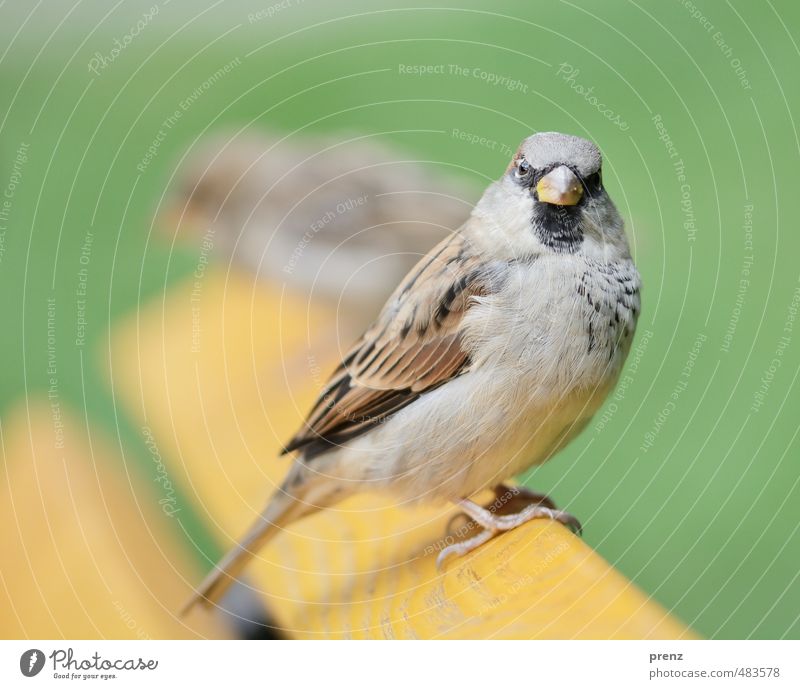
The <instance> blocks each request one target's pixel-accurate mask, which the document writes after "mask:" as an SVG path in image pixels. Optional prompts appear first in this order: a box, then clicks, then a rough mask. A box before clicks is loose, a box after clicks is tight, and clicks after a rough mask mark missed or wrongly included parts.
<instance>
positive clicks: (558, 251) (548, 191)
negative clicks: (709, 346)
mask: <svg viewBox="0 0 800 689" xmlns="http://www.w3.org/2000/svg"><path fill="white" fill-rule="evenodd" d="M601 168H602V156H601V153H600V150H599V149H598V148H597V146H596V145H595V144H594V143H592V142H590V141H588V140H586V139H584V138H581V137H578V136H573V135H569V134H562V133H557V132H538V133H534V134H533V135H531V136H529V137H527V138H526V139H525V140H524V141H522V143H521V145H520V146H519V148H518V150H517V151H516V152H515V154H514V155H513V157H512V159H511V161H510V163H509V164H508V167H507V168H506V170H505V171H504V173H503V174H502V176H501V177H500V178H499V179H497V180H496V181H494V182H492V183H491V184H490V185H489V186H488V188H487V189H486V191H485V192H484V194H483V195H482V196H481V198H480V200H479V201H478V202H477V204H476V205H475V207H474V208H473V210H472V212H471V214H470V215H469V217H468V218H467V220H466V221H465V222H464V224H463V225H462V226H461V227H460V229H459V230H458V231H456V232H453V233H452V234H451V235H450V236H449V237H447V238H445V239H444V240H442V241H441V242H440V243H439V244H438V245H437V246H435V247H434V248H433V249H431V251H430V252H429V253H428V254H427V255H425V256H424V257H423V258H422V259H421V260H420V261H419V263H418V264H417V265H416V266H415V267H414V268H412V270H411V271H410V272H409V273H408V275H407V276H406V277H405V279H403V280H402V281H401V282H400V284H399V285H398V287H397V288H396V290H395V291H394V293H393V294H392V295H391V296H390V297H389V299H388V301H387V302H386V304H385V306H384V307H383V309H382V310H381V311H380V314H379V315H378V317H377V319H376V320H375V321H374V322H373V324H372V325H371V326H369V327H368V328H367V329H366V331H365V332H364V334H363V335H362V336H361V337H360V338H359V339H358V340H357V341H356V342H355V344H354V345H353V347H352V348H351V349H350V350H349V351H348V352H347V354H346V355H345V356H344V357H343V358H342V360H341V363H340V365H339V366H338V368H337V369H336V370H335V371H334V372H333V374H332V376H331V377H330V379H329V381H328V382H327V384H326V385H325V386H324V388H323V389H322V390H321V392H320V394H319V396H318V398H317V400H316V402H315V404H314V405H313V407H312V409H311V411H310V413H309V415H308V417H307V419H306V421H305V423H304V424H303V425H302V427H301V428H300V429H299V430H298V431H297V433H296V434H295V435H294V436H293V437H292V438H291V440H289V442H288V443H287V444H286V445H285V447H284V448H283V452H282V453H283V454H293V459H292V463H291V466H290V468H289V469H288V472H287V475H286V478H285V480H284V481H283V482H282V484H281V485H280V487H279V488H278V489H277V490H276V491H275V493H274V494H273V496H272V497H271V499H270V500H269V501H268V502H267V504H266V507H265V508H264V510H263V512H262V513H261V514H260V516H259V518H258V519H257V520H256V522H255V524H253V526H252V527H251V529H250V530H249V531H248V532H247V533H246V535H245V536H244V538H243V539H242V540H241V541H240V542H239V543H238V545H236V546H235V547H234V548H233V549H232V550H231V551H230V552H229V553H228V554H227V555H226V556H225V557H224V558H223V559H222V560H221V561H220V562H219V563H218V565H217V566H216V567H215V568H214V570H213V571H212V572H211V573H210V574H209V575H208V576H207V577H206V579H205V580H204V581H203V582H202V583H201V584H200V586H199V587H198V588H197V589H196V591H195V593H194V596H193V598H192V600H191V601H190V602H189V604H188V605H187V607H188V608H191V607H192V606H193V605H195V604H197V603H200V604H203V605H205V606H206V607H211V606H213V605H215V604H216V603H217V602H218V601H219V600H220V598H221V597H222V596H223V594H224V593H225V591H226V589H227V588H228V587H229V586H230V585H231V584H232V583H233V582H234V581H235V580H236V579H237V577H239V576H240V575H241V574H242V572H243V570H244V568H245V566H246V564H247V563H248V561H249V560H250V559H251V558H252V557H253V556H254V555H255V554H256V553H257V552H258V551H259V549H261V548H262V547H263V546H264V545H265V544H266V543H267V542H268V541H269V540H271V539H272V538H273V537H274V536H276V535H277V534H279V533H280V531H281V530H282V529H284V528H285V527H286V526H287V525H289V524H291V523H292V522H294V521H296V520H298V519H301V518H302V517H305V516H306V515H309V514H311V513H314V512H318V511H319V510H323V509H325V508H329V507H332V506H334V505H336V504H337V503H339V502H340V501H341V500H343V499H344V498H346V497H348V496H351V495H353V494H355V493H358V492H361V491H383V492H387V493H389V494H391V495H393V496H394V497H395V498H396V499H397V500H398V501H399V502H401V503H404V504H409V505H413V504H418V503H420V502H438V503H442V502H451V503H453V504H455V505H456V506H457V507H458V508H459V509H460V511H461V512H463V513H464V514H465V515H466V516H467V517H469V518H470V519H471V520H472V521H473V522H474V523H475V524H477V525H478V526H479V527H480V529H481V530H480V531H479V532H478V533H477V534H476V535H473V536H471V537H469V538H467V539H466V540H463V541H460V542H457V543H453V544H450V545H448V546H447V547H446V548H444V549H443V550H442V551H441V552H440V553H439V557H438V563H439V565H440V566H444V563H445V562H446V561H447V560H448V559H449V558H450V557H452V556H464V555H466V554H467V553H469V552H471V551H473V550H474V549H475V548H478V547H480V545H482V544H483V543H485V542H486V541H488V540H489V539H490V538H492V537H493V536H495V535H497V534H499V533H501V532H503V531H508V530H510V529H513V528H516V527H517V526H519V525H521V524H523V523H525V522H527V521H529V520H531V519H540V518H545V519H554V520H557V521H559V522H562V523H564V524H566V525H568V526H570V527H571V528H574V529H579V528H580V527H579V524H578V522H577V520H576V519H575V518H574V517H572V516H571V515H569V514H568V513H566V512H563V511H561V510H557V509H555V507H554V505H553V504H552V502H551V501H550V500H549V499H548V498H546V496H543V495H539V494H536V493H531V494H530V498H531V499H530V501H529V504H526V505H525V506H524V507H521V508H520V509H519V511H517V512H515V513H512V514H500V513H498V512H496V511H493V510H490V509H487V508H485V507H483V506H481V505H479V504H478V503H476V502H475V501H474V500H473V499H472V498H474V497H475V496H476V495H477V494H479V493H480V492H481V491H483V490H484V489H487V488H494V489H495V491H496V492H497V491H498V490H500V489H502V488H503V487H504V486H505V485H506V483H505V482H506V481H508V480H509V479H510V478H511V477H513V476H515V475H517V474H519V473H520V472H522V471H524V470H525V469H528V468H529V467H531V466H534V465H538V464H541V463H542V462H545V461H547V460H549V459H550V458H552V457H553V456H554V455H555V454H557V453H558V452H559V451H560V450H561V449H563V448H564V447H565V446H566V445H567V444H568V443H569V442H570V441H571V440H572V439H573V438H575V437H576V436H577V435H578V434H579V433H580V432H581V430H582V429H583V428H584V427H585V426H586V425H587V423H588V422H589V420H590V419H591V418H592V416H593V415H594V414H595V412H596V411H597V410H598V409H599V407H600V406H601V404H602V403H603V400H604V399H605V398H606V396H607V395H608V394H609V392H610V391H611V390H612V389H613V388H614V385H615V384H616V382H617V380H618V378H619V375H620V372H621V370H622V367H623V365H624V362H625V359H626V357H627V354H628V351H629V349H630V346H631V342H632V339H633V337H634V332H635V328H636V322H637V319H638V316H639V312H640V307H641V300H640V291H641V279H640V276H639V273H638V271H637V269H636V266H635V264H634V261H633V258H632V256H631V252H630V248H629V243H628V240H627V237H626V234H625V229H624V223H623V220H622V218H621V216H620V214H619V212H618V211H617V209H616V207H615V205H614V203H613V201H612V200H611V198H610V197H609V194H608V192H607V190H606V188H605V186H604V184H603V179H602V169H601Z"/></svg>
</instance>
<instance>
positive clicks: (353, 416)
mask: <svg viewBox="0 0 800 689" xmlns="http://www.w3.org/2000/svg"><path fill="white" fill-rule="evenodd" d="M490 273H491V271H490V270H489V266H488V264H487V263H486V262H485V261H484V260H482V259H481V258H480V256H478V255H477V253H476V252H475V251H474V250H472V247H470V245H469V242H468V241H467V240H466V238H465V237H464V236H463V235H460V234H456V235H453V236H451V237H449V238H448V239H445V240H444V241H443V242H441V243H440V244H438V245H437V246H436V247H434V248H433V249H432V250H431V251H430V252H429V253H428V254H427V255H426V256H425V257H424V258H423V259H422V260H421V261H420V262H419V263H418V264H417V265H416V266H415V267H414V268H413V269H412V270H411V272H410V273H409V274H408V276H407V277H406V279H405V280H404V281H403V282H402V283H401V284H400V286H399V287H398V288H397V289H396V290H395V292H394V294H393V295H392V296H391V297H390V298H389V301H388V302H387V303H386V306H384V308H383V311H382V312H381V314H380V316H379V317H378V319H377V321H376V322H375V323H374V324H373V325H372V327H370V328H369V329H368V330H367V332H366V333H364V335H363V336H362V337H361V339H359V340H358V342H356V344H355V345H354V346H353V348H352V349H351V350H350V352H349V353H348V354H347V356H346V357H345V358H344V360H343V361H342V363H341V364H340V365H339V367H338V368H337V369H336V371H334V373H333V375H332V376H331V379H330V381H329V382H328V384H327V385H326V386H325V387H324V388H323V390H322V392H321V393H320V396H319V397H318V399H317V401H316V403H315V404H314V406H313V407H312V409H311V412H310V413H309V415H308V418H307V419H306V422H305V424H304V425H303V427H302V428H301V429H300V430H299V431H298V432H297V434H296V435H295V436H294V437H293V438H292V439H291V440H290V441H289V442H288V443H287V445H286V448H285V449H284V453H286V452H292V451H294V450H302V451H303V453H304V455H305V456H306V457H307V458H310V457H313V456H316V455H318V454H320V453H322V452H325V451H326V450H328V449H330V448H331V447H333V446H335V445H339V444H341V443H343V442H346V441H347V440H351V439H352V438H355V437H357V436H358V435H361V434H362V433H365V432H366V431H368V430H370V429H371V428H372V427H373V426H375V425H376V424H377V423H380V421H381V420H383V419H385V418H386V417H387V416H390V415H391V414H394V413H396V412H397V411H399V410H400V409H402V408H403V407H405V406H407V405H408V404H411V403H412V402H413V401H414V400H416V399H418V398H419V396H420V395H421V394H423V393H424V392H426V391H428V390H431V389H433V388H435V387H438V386H439V385H442V384H444V383H446V382H447V381H448V380H451V379H452V378H454V377H455V376H457V375H459V374H461V373H462V372H464V371H465V370H466V368H467V367H468V365H469V354H468V352H467V351H466V350H465V349H464V347H463V346H462V331H461V326H462V320H463V317H464V314H465V313H466V311H467V309H468V308H469V307H470V305H471V304H472V303H473V299H472V298H473V297H476V296H480V295H484V294H487V293H488V292H489V291H490V289H491V274H490Z"/></svg>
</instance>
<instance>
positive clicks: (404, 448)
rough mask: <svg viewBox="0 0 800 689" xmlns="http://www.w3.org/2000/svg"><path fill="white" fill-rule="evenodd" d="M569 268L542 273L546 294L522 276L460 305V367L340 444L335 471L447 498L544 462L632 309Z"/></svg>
mask: <svg viewBox="0 0 800 689" xmlns="http://www.w3.org/2000/svg"><path fill="white" fill-rule="evenodd" d="M579 268H580V267H579ZM580 270H582V268H580ZM540 273H541V271H540ZM569 273H570V271H565V270H564V269H563V268H560V269H559V272H558V273H557V274H551V275H549V274H546V275H549V277H548V280H549V282H548V283H547V285H546V293H547V294H548V295H549V298H548V300H547V303H546V304H542V303H541V299H540V298H537V296H536V295H537V290H536V289H531V288H530V287H529V286H527V282H526V278H525V276H524V275H522V276H521V277H520V279H519V284H518V285H516V286H514V288H513V289H509V290H508V291H507V293H506V294H504V295H500V298H499V299H497V300H495V301H488V300H487V301H484V302H481V303H480V304H479V305H477V306H476V307H474V308H473V309H470V311H469V312H468V314H467V316H466V317H465V330H466V332H467V340H468V346H469V347H470V350H471V351H472V352H473V366H472V368H471V369H470V370H469V371H468V372H467V373H465V374H463V375H461V376H459V377H458V378H455V379H453V380H451V381H449V382H447V383H446V384H445V385H442V386H441V387H439V388H436V389H434V390H431V391H429V392H427V393H425V394H424V395H422V396H421V397H420V398H419V399H418V400H417V401H416V402H414V403H413V404H411V405H409V406H408V407H406V408H405V409H402V410H401V411H399V412H397V413H396V414H395V415H393V416H391V417H389V418H388V419H387V420H386V421H385V422H383V423H381V424H380V425H379V426H377V427H376V428H374V429H373V430H371V431H370V432H369V433H366V434H364V435H363V436H361V437H359V438H357V439H355V440H354V441H352V442H351V443H348V446H347V447H346V448H344V449H343V452H345V453H346V454H347V455H348V461H346V462H343V463H342V466H345V465H346V466H347V467H348V475H347V477H346V478H347V480H349V481H353V480H357V481H365V482H367V483H368V484H370V485H372V486H373V487H378V488H390V489H391V490H392V491H393V492H395V493H397V494H399V495H400V497H401V498H402V499H403V500H407V501H418V500H428V499H445V500H453V499H459V498H463V497H466V496H469V495H474V494H475V493H477V492H479V491H480V490H482V489H484V488H486V487H490V486H494V485H496V484H498V483H500V482H501V481H503V480H505V479H507V478H509V477H511V476H514V475H515V474H518V473H520V472H521V471H524V470H525V469H527V468H528V467H530V466H532V465H534V464H538V463H541V462H543V461H546V460H547V459H549V458H550V457H551V456H553V454H555V453H556V452H557V451H558V450H559V449H561V448H562V447H563V446H564V445H565V444H566V443H567V442H569V440H571V439H572V438H573V437H574V436H575V435H577V434H578V433H579V432H580V430H581V429H582V428H583V427H584V426H585V425H586V423H587V422H588V421H589V419H590V418H591V417H592V416H593V415H594V413H595V412H596V411H597V409H598V408H599V407H600V405H601V404H602V402H603V400H604V399H605V397H606V395H607V394H608V392H609V391H610V390H611V389H612V388H613V386H614V384H615V383H616V380H617V377H618V375H619V372H620V370H621V368H622V364H623V363H624V359H625V356H626V354H627V351H628V348H629V346H630V339H631V337H632V333H633V327H634V325H635V312H631V311H630V310H629V309H627V307H626V309H621V308H620V306H619V304H620V303H621V299H622V296H624V292H622V293H621V295H617V294H616V293H614V292H613V290H610V289H605V290H599V289H596V288H595V287H594V286H591V289H590V290H588V291H585V294H580V292H579V285H580V282H579V274H580V273H579V270H576V272H575V274H573V275H570V274H569ZM542 289H544V288H542ZM538 293H539V294H541V291H539V292H538ZM601 293H602V295H603V296H602V300H601V301H598V298H597V295H598V294H601ZM587 294H588V295H589V297H586V295H587ZM577 297H579V298H577ZM637 306H638V302H637Z"/></svg>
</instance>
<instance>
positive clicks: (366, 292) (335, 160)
mask: <svg viewBox="0 0 800 689" xmlns="http://www.w3.org/2000/svg"><path fill="white" fill-rule="evenodd" d="M346 138H347V139H349V140H345V139H343V138H341V137H340V138H336V137H332V136H330V135H327V136H320V135H316V136H309V137H305V138H303V139H302V140H298V139H297V137H288V136H285V135H283V136H282V135H279V134H278V133H277V132H265V133H254V132H250V133H247V134H244V135H242V134H239V135H229V136H226V135H224V134H217V135H214V136H210V137H208V138H206V139H203V140H202V141H201V142H200V143H199V144H198V145H197V146H196V147H194V148H193V149H192V150H191V151H190V152H189V153H187V155H186V156H185V160H184V161H183V162H181V163H180V164H179V165H178V166H177V168H176V172H175V175H174V180H173V182H172V183H171V184H170V187H169V193H168V195H167V201H166V203H165V205H164V207H163V208H162V209H161V210H160V212H159V213H158V218H157V222H158V226H159V227H160V228H161V229H162V230H163V231H166V232H169V233H171V234H172V235H173V236H177V237H178V238H179V239H183V240H188V242H193V243H195V244H197V243H198V241H202V242H204V244H205V245H206V246H208V245H209V244H210V245H213V252H214V255H215V257H216V258H217V259H224V260H226V261H230V262H231V263H233V264H234V265H235V266H237V267H238V268H239V269H242V270H244V272H246V273H249V274H251V275H255V276H257V277H259V278H260V279H262V280H264V279H266V280H267V281H271V282H272V283H273V284H274V283H275V282H277V283H278V284H281V285H285V286H287V287H290V288H291V289H292V290H293V291H294V292H295V293H297V294H300V295H305V296H308V297H309V298H313V299H320V298H322V299H325V298H327V299H328V300H330V301H332V302H333V303H335V304H339V305H341V306H343V307H344V308H343V309H342V311H343V313H344V314H345V315H346V316H347V317H348V319H350V320H352V321H353V323H352V328H351V327H349V326H350V323H348V324H347V325H348V327H347V328H346V330H352V332H351V336H356V335H359V334H360V333H361V332H362V331H363V329H364V326H365V325H366V324H367V323H366V322H365V321H364V320H362V319H363V318H366V319H370V318H371V317H372V316H373V315H374V313H375V311H377V310H378V309H379V308H380V307H381V306H382V305H383V302H384V301H385V300H386V298H387V297H388V296H389V294H390V293H391V291H392V290H393V289H394V288H395V286H396V285H397V283H398V282H399V281H400V280H401V279H402V278H403V277H404V276H405V274H406V273H407V272H408V271H409V270H410V269H411V268H412V267H413V266H414V264H415V263H416V262H417V261H418V260H419V259H420V257H421V256H424V255H425V254H426V253H427V252H428V251H429V250H430V249H431V247H433V246H434V245H435V244H436V243H438V242H439V241H440V240H441V239H443V238H444V237H447V236H449V235H450V234H452V232H453V230H454V229H455V228H457V227H458V226H459V225H461V223H462V222H463V220H464V216H465V215H466V214H467V213H468V212H469V210H470V209H471V208H472V206H473V205H474V202H475V200H476V199H477V193H474V192H473V187H472V185H469V184H466V185H465V183H464V182H465V181H464V180H458V182H456V180H454V179H453V178H452V176H451V175H450V174H448V173H447V170H448V166H439V168H438V169H437V172H438V174H433V169H432V167H431V165H432V164H423V161H419V160H416V159H415V158H418V157H419V156H414V155H411V154H410V153H409V152H408V151H405V150H403V149H401V148H398V147H388V146H386V145H384V144H382V143H379V142H377V141H375V140H374V139H372V138H369V137H365V136H350V137H346ZM188 242H187V243H188ZM362 314H363V315H362Z"/></svg>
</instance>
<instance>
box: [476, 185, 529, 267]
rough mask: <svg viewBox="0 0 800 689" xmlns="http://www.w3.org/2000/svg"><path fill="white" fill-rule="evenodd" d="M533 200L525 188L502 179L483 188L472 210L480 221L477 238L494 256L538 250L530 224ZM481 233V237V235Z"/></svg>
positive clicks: (507, 255) (503, 256)
mask: <svg viewBox="0 0 800 689" xmlns="http://www.w3.org/2000/svg"><path fill="white" fill-rule="evenodd" d="M533 204H534V200H533V197H532V196H531V194H530V191H528V190H527V189H524V188H521V187H518V186H516V185H514V184H513V183H512V182H511V180H509V179H508V178H504V179H502V180H500V181H498V182H495V183H494V184H492V185H491V186H489V188H488V189H487V190H486V193H485V194H484V195H483V197H482V198H481V200H480V201H479V202H478V205H477V206H476V207H475V210H474V211H473V218H474V219H475V220H477V221H479V222H480V224H481V229H480V232H479V233H476V235H477V236H476V240H477V241H481V240H484V241H487V242H488V243H490V246H487V249H491V251H492V253H493V254H494V255H495V256H496V257H497V258H507V259H512V258H519V257H520V256H526V255H530V254H532V253H538V252H540V251H541V249H542V244H541V242H540V241H539V240H538V239H537V237H536V234H535V233H534V231H533V228H532V227H531V218H532V217H533ZM481 235H482V236H481Z"/></svg>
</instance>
